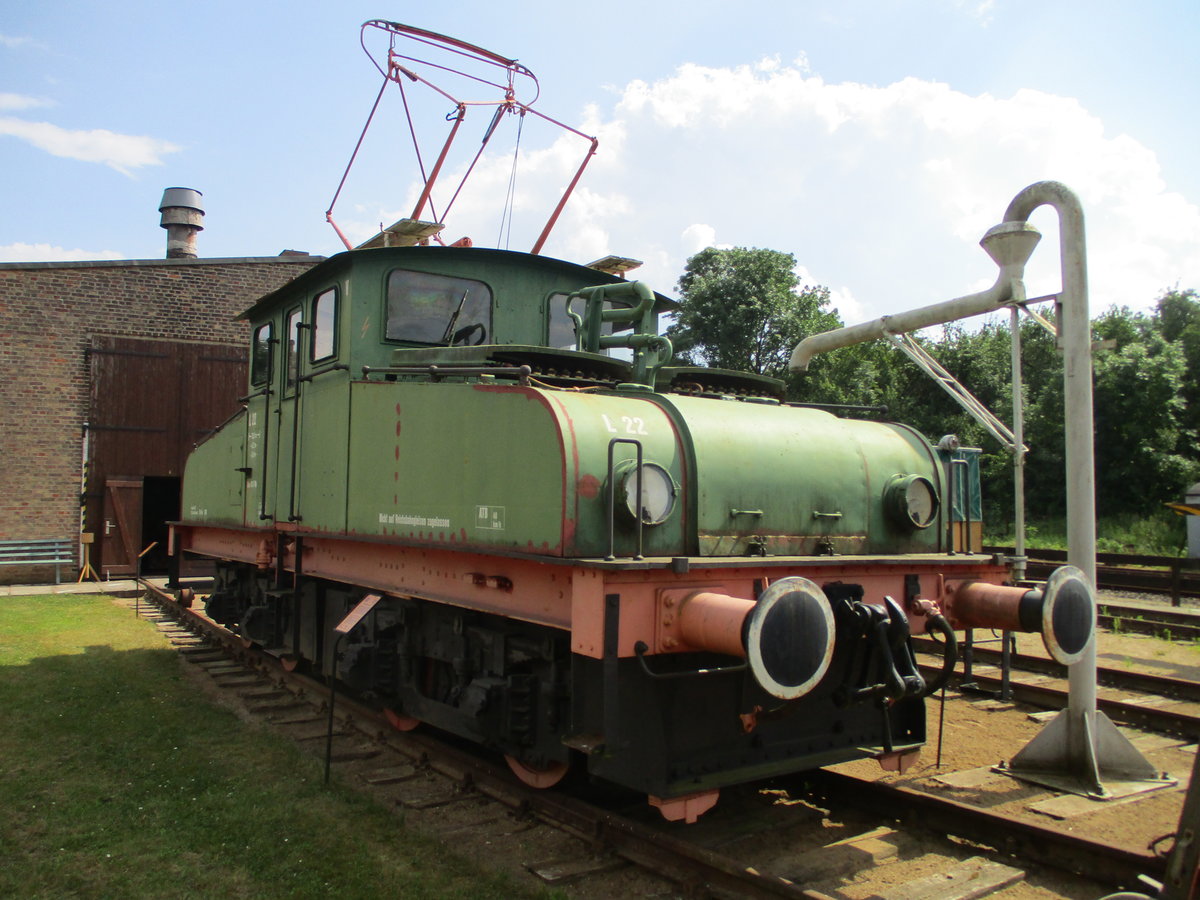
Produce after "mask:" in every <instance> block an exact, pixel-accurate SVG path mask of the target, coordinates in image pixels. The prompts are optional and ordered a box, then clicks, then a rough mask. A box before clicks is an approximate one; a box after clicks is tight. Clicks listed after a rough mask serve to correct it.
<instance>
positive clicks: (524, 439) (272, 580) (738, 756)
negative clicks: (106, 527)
mask: <svg viewBox="0 0 1200 900" xmlns="http://www.w3.org/2000/svg"><path fill="white" fill-rule="evenodd" d="M669 308H670V301H668V300H667V299H666V298H664V297H662V296H660V295H658V294H655V293H654V292H653V291H651V290H649V289H648V288H646V287H645V286H644V285H642V284H641V283H639V282H629V281H624V280H622V279H621V278H619V277H617V276H615V275H611V274H605V273H604V272H601V271H597V270H595V269H592V268H587V267H584V266H579V265H575V264H571V263H567V262H563V261H559V260H555V259H549V258H545V257H541V256H535V255H531V254H525V253H517V252H508V251H500V250H488V249H476V248H464V247H430V246H406V247H378V248H374V249H359V250H352V251H349V252H346V253H342V254H339V255H337V256H334V257H332V258H330V259H329V260H327V261H325V262H323V263H321V264H320V265H318V266H316V267H314V268H313V269H311V270H310V271H309V272H307V273H306V274H305V275H303V276H301V277H299V278H297V279H296V280H295V281H293V282H291V283H290V284H288V285H286V286H285V287H283V288H281V289H280V290H278V291H276V292H274V293H273V294H270V295H268V296H266V297H264V298H263V299H261V300H260V301H258V302H257V303H256V304H255V305H254V306H252V307H251V308H250V309H249V310H247V311H246V313H245V318H246V319H247V320H248V321H249V323H250V326H251V330H252V342H253V345H252V352H251V367H250V375H249V386H248V387H249V391H248V396H247V398H246V400H245V406H244V409H243V410H242V411H241V412H240V413H238V414H237V415H236V416H234V417H233V418H232V419H231V420H230V421H228V422H226V423H225V424H224V425H223V426H222V427H221V428H220V429H219V430H218V431H217V432H216V433H215V434H213V435H212V436H211V437H209V438H208V439H207V440H205V441H204V442H203V443H202V444H200V445H199V446H198V447H197V448H196V450H195V452H194V453H193V454H192V456H191V458H190V459H189V461H188V465H187V469H186V472H185V476H184V485H183V512H182V516H181V521H180V522H179V523H177V524H176V525H175V526H174V527H173V543H174V551H175V552H176V553H190V554H196V555H200V556H203V557H207V558H210V559H212V560H215V563H216V582H215V586H214V589H213V592H212V594H211V596H209V597H208V599H207V611H208V614H209V615H210V616H211V617H212V618H214V619H215V620H217V621H219V622H222V623H224V624H226V625H228V626H230V627H232V628H234V629H236V630H238V631H239V632H240V633H241V634H242V635H243V636H244V638H246V639H247V640H252V641H254V642H256V643H258V644H259V645H261V646H262V647H263V648H264V649H266V650H267V651H268V652H270V653H272V654H275V655H277V656H279V657H281V658H283V659H285V660H287V661H288V662H289V663H293V662H294V663H298V664H302V665H305V666H308V667H310V668H311V670H312V671H313V672H315V673H324V674H328V673H330V672H332V671H333V668H334V667H333V662H334V661H333V659H332V655H333V652H334V641H333V628H334V626H335V625H336V624H337V623H338V622H339V621H341V620H342V618H343V617H344V616H345V615H346V614H347V612H348V611H349V610H351V609H352V608H353V607H354V606H355V605H356V604H357V603H358V602H359V601H360V600H361V599H363V598H364V597H365V596H367V595H372V594H373V595H377V596H378V597H379V598H380V601H379V602H378V604H377V605H376V606H375V608H374V610H373V612H372V613H371V614H370V615H369V616H367V617H366V618H365V619H364V620H363V621H362V622H361V623H360V624H359V625H358V626H356V628H355V629H354V631H353V632H351V633H350V634H349V635H348V637H347V639H346V641H344V642H343V644H342V647H343V648H344V652H343V655H342V657H341V659H340V662H339V663H338V666H337V671H338V673H339V674H340V675H341V677H342V680H343V681H344V682H345V684H346V685H347V686H348V687H349V688H350V689H352V690H354V691H356V692H357V693H358V694H359V695H360V696H362V697H364V698H369V699H371V700H372V701H373V702H375V703H377V704H379V705H380V706H381V707H382V708H384V709H386V710H387V711H388V713H389V716H390V718H391V720H392V721H393V723H394V724H395V725H396V726H397V727H400V728H409V727H413V726H415V725H416V724H417V723H426V724H427V725H429V726H431V727H435V728H438V729H442V730H445V731H448V732H452V733H454V734H457V735H461V736H464V737H467V738H470V739H472V740H475V741H477V742H479V743H480V744H483V745H485V746H487V747H489V748H492V749H495V750H497V751H499V752H500V753H503V754H504V755H505V756H506V757H507V758H508V761H509V764H510V765H511V766H512V768H513V771H514V772H516V773H517V775H518V776H519V777H521V778H522V779H523V780H525V781H527V782H529V783H531V784H535V785H539V786H546V785H551V784H553V783H555V782H556V781H557V780H558V779H559V778H560V777H561V776H562V775H563V774H564V773H565V772H566V771H567V770H568V768H570V767H571V766H576V767H579V768H586V770H587V771H588V772H590V773H591V774H592V775H594V776H596V777H598V778H601V779H605V780H607V781H610V782H614V783H617V784H620V785H624V786H626V787H629V788H632V789H635V790H638V791H643V792H645V793H646V794H647V795H648V796H649V797H650V799H651V802H653V803H654V804H655V805H657V806H659V807H660V808H661V809H662V811H663V814H664V815H666V816H667V817H668V818H671V819H686V820H688V821H692V820H694V819H695V818H696V816H697V815H699V814H701V813H702V812H704V811H705V810H706V809H707V808H709V807H710V806H711V805H712V804H713V803H714V802H715V801H716V798H717V792H718V791H719V789H720V788H721V787H722V786H725V785H729V784H734V783H739V782H744V781H748V780H753V779H758V778H762V777H765V776H769V775H772V774H777V773H783V772H791V771H797V770H803V769H808V768H813V767H817V766H822V765H827V764H832V763H838V762H842V761H846V760H851V759H856V758H863V757H875V758H878V759H880V761H881V762H882V763H884V764H885V765H886V766H888V767H891V768H900V769H902V768H904V767H905V766H906V765H907V764H908V763H909V762H911V761H912V759H914V758H915V754H916V752H917V751H918V750H919V748H920V746H921V744H922V742H923V741H924V738H925V707H924V699H923V698H924V697H925V695H926V694H927V693H928V692H929V691H930V689H931V687H934V686H935V685H930V684H928V683H926V681H925V680H924V679H922V677H921V675H920V673H919V672H918V670H917V668H916V665H915V663H914V661H913V656H912V652H911V649H910V646H909V640H908V639H909V636H910V634H913V633H919V632H924V631H927V630H936V631H940V632H942V633H943V634H944V635H945V636H946V639H947V646H948V647H952V646H953V630H952V629H954V628H961V627H971V626H993V627H1004V628H1015V629H1021V630H1032V631H1042V632H1043V633H1044V635H1045V636H1046V640H1047V644H1048V646H1050V647H1051V649H1052V651H1053V652H1054V653H1055V655H1056V656H1057V657H1058V658H1060V659H1062V660H1068V661H1069V660H1070V659H1072V658H1073V657H1074V655H1075V654H1078V653H1079V652H1080V651H1081V650H1082V649H1083V646H1084V644H1085V643H1086V641H1087V640H1088V637H1089V635H1090V630H1089V629H1090V625H1089V624H1088V623H1090V614H1089V611H1090V603H1091V601H1090V598H1089V597H1088V595H1087V592H1086V589H1083V587H1082V585H1074V584H1069V585H1067V587H1066V588H1065V589H1061V590H1054V591H1047V592H1044V593H1043V592H1037V591H1026V590H1023V589H1019V588H1010V587H1004V586H1003V583H1004V581H1005V580H1006V579H1007V577H1008V571H1007V569H1006V568H1005V567H1004V566H1003V565H1002V564H1001V561H1000V560H997V559H995V558H994V557H992V556H990V555H985V554H982V553H977V552H971V548H970V543H971V533H972V531H971V529H969V528H965V527H964V525H965V524H968V523H963V522H956V521H953V520H954V516H953V514H952V507H953V506H954V504H952V503H951V502H950V496H951V484H950V477H949V476H950V472H951V469H953V470H955V471H957V470H959V469H961V468H963V467H961V466H955V465H951V464H950V460H949V457H947V456H946V454H944V453H940V452H939V451H938V450H937V449H936V448H934V447H933V446H931V445H930V443H929V442H928V441H927V440H926V439H925V438H924V437H922V436H921V435H920V434H918V433H917V432H915V431H914V430H913V429H911V428H908V427H906V426H903V425H899V424H893V423H883V422H866V421H858V420H852V419H846V418H839V417H838V416H836V415H834V414H833V413H831V412H829V411H825V410H821V409H814V408H803V407H800V406H794V405H789V404H787V403H785V402H784V401H783V396H782V389H781V385H780V384H779V383H778V382H776V381H774V380H772V379H768V378H763V377H760V376H753V375H748V374H742V373H736V372H728V371H722V370H711V369H703V368H681V367H671V366H670V365H669V361H670V357H671V348H670V344H669V342H667V341H666V339H665V338H663V337H661V336H660V335H659V334H658V316H659V314H660V313H661V312H663V311H664V310H667V309H669ZM963 481H964V479H962V478H959V488H958V489H959V490H961V489H962V488H963V487H964V486H965V485H964V484H963ZM957 492H958V490H955V493H957ZM952 663H953V659H952V657H951V658H950V659H949V660H948V665H949V664H952Z"/></svg>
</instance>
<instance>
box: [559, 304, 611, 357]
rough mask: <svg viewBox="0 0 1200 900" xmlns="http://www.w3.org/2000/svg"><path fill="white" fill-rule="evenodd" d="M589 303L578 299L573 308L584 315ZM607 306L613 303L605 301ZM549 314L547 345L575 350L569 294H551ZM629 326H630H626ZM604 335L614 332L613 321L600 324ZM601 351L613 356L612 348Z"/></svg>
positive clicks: (573, 324)
mask: <svg viewBox="0 0 1200 900" xmlns="http://www.w3.org/2000/svg"><path fill="white" fill-rule="evenodd" d="M586 305H587V304H585V303H584V302H583V300H582V299H577V300H576V301H575V304H574V306H572V307H571V308H572V309H573V310H574V311H575V312H576V313H578V314H579V315H583V311H584V308H585V307H586ZM604 305H605V306H606V307H610V306H612V304H611V303H608V302H605V304H604ZM547 306H548V310H549V315H548V316H547V318H548V319H549V322H550V327H549V335H548V337H549V340H548V341H547V346H550V347H553V348H554V349H556V350H574V349H575V347H576V340H575V323H574V322H572V321H571V317H570V316H568V315H567V295H566V294H551V295H550V300H549V302H548V304H547ZM626 327H628V326H626ZM600 333H601V334H602V335H605V334H612V333H613V323H612V322H604V323H602V324H601V326H600ZM600 352H601V353H604V354H605V355H608V356H611V355H612V351H611V350H607V349H606V350H601V351H600Z"/></svg>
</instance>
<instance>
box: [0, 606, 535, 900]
mask: <svg viewBox="0 0 1200 900" xmlns="http://www.w3.org/2000/svg"><path fill="white" fill-rule="evenodd" d="M0 722H2V723H3V724H2V725H0V896H3V897H47V898H49V897H106V898H107V897H155V898H160V897H221V898H227V897H230V898H277V897H328V896H337V897H339V898H357V897H363V898H367V897H370V898H376V897H381V896H404V897H406V898H408V897H464V898H465V897H471V898H475V897H497V898H499V897H513V896H529V894H528V893H527V892H525V891H523V890H522V889H521V888H520V887H519V886H518V885H516V884H515V883H514V882H511V881H510V880H508V879H506V878H503V877H498V876H494V875H488V874H481V873H480V872H478V871H477V870H475V869H474V868H473V867H472V866H471V865H470V864H469V863H468V862H466V861H464V860H463V859H461V858H458V857H455V856H453V855H452V854H450V853H448V852H447V850H446V848H445V847H443V846H442V845H440V844H438V843H436V842H434V841H433V840H432V839H429V838H426V837H423V836H421V835H418V834H415V833H413V832H411V831H408V830H406V829H405V828H404V826H403V824H402V823H400V822H399V821H398V820H397V818H396V817H394V816H392V815H390V814H389V813H388V812H387V811H385V810H384V809H382V808H381V807H379V806H377V805H375V804H373V803H372V802H371V801H370V800H368V799H366V798H363V797H360V796H358V795H356V794H354V793H353V792H352V791H350V790H349V789H348V788H344V787H339V786H336V785H335V786H334V787H332V788H326V787H324V786H323V785H322V777H321V776H322V772H321V765H320V762H319V761H317V760H315V759H313V758H310V757H307V756H305V755H303V754H302V753H300V752H299V751H298V750H297V749H296V748H295V747H294V746H293V745H291V744H290V743H288V742H286V741H284V740H282V739H280V738H278V737H275V736H273V735H271V734H269V733H266V732H262V731H258V730H255V729H252V728H248V727H247V726H245V725H244V724H243V723H241V722H239V721H238V720H237V718H236V717H235V716H234V715H233V714H232V713H231V712H229V711H228V710H225V709H222V708H220V707H217V706H215V705H212V704H211V703H209V702H207V701H205V700H204V699H202V698H201V697H200V696H199V695H198V694H197V693H196V692H195V691H194V690H193V689H191V688H189V687H188V686H187V684H186V683H185V682H184V681H183V678H182V674H181V672H180V663H179V660H178V657H177V655H176V654H175V652H174V651H172V650H170V649H166V648H164V647H163V643H162V638H161V637H160V636H159V635H158V634H157V632H156V630H155V629H154V628H153V626H152V625H150V624H149V623H147V622H145V621H144V620H140V619H137V618H136V617H134V616H133V615H132V614H131V613H129V612H126V611H124V610H122V609H121V608H119V607H116V606H114V605H113V604H112V603H111V602H110V601H109V600H108V598H104V597H100V598H96V597H94V596H93V597H79V596H69V595H54V596H42V597H12V598H7V597H6V598H3V599H0Z"/></svg>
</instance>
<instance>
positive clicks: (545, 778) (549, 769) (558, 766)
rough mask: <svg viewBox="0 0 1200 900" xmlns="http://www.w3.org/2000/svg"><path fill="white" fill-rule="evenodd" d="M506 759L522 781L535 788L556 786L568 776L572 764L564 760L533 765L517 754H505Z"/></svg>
mask: <svg viewBox="0 0 1200 900" xmlns="http://www.w3.org/2000/svg"><path fill="white" fill-rule="evenodd" d="M504 761H505V762H506V763H508V767H509V768H510V769H512V770H513V774H514V775H516V776H517V777H518V778H519V779H521V781H523V782H525V784H527V785H529V786H530V787H533V788H549V787H554V785H556V784H558V783H559V782H560V781H562V780H563V778H564V777H565V776H566V774H567V771H568V770H569V769H570V768H571V767H570V765H568V764H567V763H564V762H552V763H547V764H545V765H540V766H537V765H533V764H531V763H527V762H525V761H524V760H521V759H517V758H516V757H515V756H509V755H508V754H507V753H506V754H505V755H504Z"/></svg>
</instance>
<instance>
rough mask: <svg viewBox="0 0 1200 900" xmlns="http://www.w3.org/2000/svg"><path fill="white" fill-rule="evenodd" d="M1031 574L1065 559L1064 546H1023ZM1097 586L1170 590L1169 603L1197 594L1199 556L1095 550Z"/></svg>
mask: <svg viewBox="0 0 1200 900" xmlns="http://www.w3.org/2000/svg"><path fill="white" fill-rule="evenodd" d="M985 550H986V552H992V553H1000V554H1002V555H1005V556H1012V555H1013V554H1014V550H1013V548H1012V547H987V548H985ZM1025 554H1026V556H1027V557H1028V559H1029V562H1028V565H1027V567H1026V570H1027V573H1028V576H1029V577H1030V578H1034V579H1036V578H1044V577H1045V576H1046V575H1047V574H1049V572H1050V571H1051V570H1053V569H1055V568H1057V567H1058V566H1060V565H1062V564H1063V563H1064V562H1066V561H1067V551H1065V550H1026V551H1025ZM1096 582H1097V583H1096V587H1098V588H1101V589H1104V590H1115V591H1146V592H1148V593H1155V594H1169V595H1170V597H1171V605H1172V606H1179V605H1180V602H1181V598H1183V597H1200V559H1195V558H1188V557H1182V556H1146V555H1143V554H1137V553H1097V554H1096Z"/></svg>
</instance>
